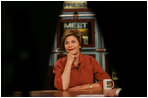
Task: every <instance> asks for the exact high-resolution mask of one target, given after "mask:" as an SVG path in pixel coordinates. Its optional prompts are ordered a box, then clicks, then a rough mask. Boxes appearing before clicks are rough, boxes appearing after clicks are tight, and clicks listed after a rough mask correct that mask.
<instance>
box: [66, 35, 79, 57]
mask: <svg viewBox="0 0 148 98" xmlns="http://www.w3.org/2000/svg"><path fill="white" fill-rule="evenodd" d="M64 46H65V50H66V52H67V53H68V54H72V55H75V54H77V53H78V52H79V51H80V48H81V46H80V43H79V41H78V40H77V38H76V37H74V36H73V35H71V36H68V37H67V38H66V39H65V43H64Z"/></svg>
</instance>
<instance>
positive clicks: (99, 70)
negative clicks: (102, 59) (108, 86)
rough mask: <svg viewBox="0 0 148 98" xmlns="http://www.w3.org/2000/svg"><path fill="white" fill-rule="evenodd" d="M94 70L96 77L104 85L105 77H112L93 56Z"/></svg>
mask: <svg viewBox="0 0 148 98" xmlns="http://www.w3.org/2000/svg"><path fill="white" fill-rule="evenodd" d="M92 61H93V63H92V64H93V72H94V76H95V79H96V80H97V81H98V83H99V84H100V85H101V86H102V87H103V79H111V77H110V76H109V75H108V73H106V72H105V71H104V70H103V69H102V67H101V66H100V65H99V64H98V62H97V61H96V60H95V59H94V58H93V59H92Z"/></svg>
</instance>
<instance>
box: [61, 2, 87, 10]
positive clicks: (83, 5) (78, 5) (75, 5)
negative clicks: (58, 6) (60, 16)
mask: <svg viewBox="0 0 148 98" xmlns="http://www.w3.org/2000/svg"><path fill="white" fill-rule="evenodd" d="M63 7H64V9H87V1H64V5H63Z"/></svg>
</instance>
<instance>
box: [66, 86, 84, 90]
mask: <svg viewBox="0 0 148 98" xmlns="http://www.w3.org/2000/svg"><path fill="white" fill-rule="evenodd" d="M82 89H86V88H85V86H84V85H81V86H75V87H72V88H69V89H68V90H71V91H74V90H82Z"/></svg>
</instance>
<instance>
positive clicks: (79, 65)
mask: <svg viewBox="0 0 148 98" xmlns="http://www.w3.org/2000/svg"><path fill="white" fill-rule="evenodd" d="M82 62H83V55H82V53H81V52H80V53H79V63H78V66H76V65H74V64H73V65H72V69H75V68H81V67H82Z"/></svg>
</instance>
